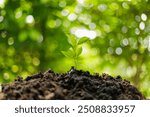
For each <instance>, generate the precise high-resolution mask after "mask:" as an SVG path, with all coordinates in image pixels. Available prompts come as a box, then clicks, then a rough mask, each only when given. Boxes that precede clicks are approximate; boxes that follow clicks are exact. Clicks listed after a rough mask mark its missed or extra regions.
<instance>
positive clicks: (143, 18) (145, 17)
mask: <svg viewBox="0 0 150 117" xmlns="http://www.w3.org/2000/svg"><path fill="white" fill-rule="evenodd" d="M141 19H142V20H143V21H146V20H147V15H146V14H144V13H142V15H141Z"/></svg>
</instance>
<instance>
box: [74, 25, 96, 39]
mask: <svg viewBox="0 0 150 117" xmlns="http://www.w3.org/2000/svg"><path fill="white" fill-rule="evenodd" d="M74 34H75V35H76V36H77V37H78V38H82V37H88V38H89V39H91V40H92V39H95V38H96V36H97V34H96V32H95V31H93V30H87V29H82V28H77V29H76V30H75V32H74Z"/></svg>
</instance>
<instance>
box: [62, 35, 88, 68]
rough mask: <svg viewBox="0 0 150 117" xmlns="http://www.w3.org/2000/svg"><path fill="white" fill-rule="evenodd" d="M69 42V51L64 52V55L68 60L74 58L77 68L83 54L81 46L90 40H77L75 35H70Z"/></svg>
mask: <svg viewBox="0 0 150 117" xmlns="http://www.w3.org/2000/svg"><path fill="white" fill-rule="evenodd" d="M67 36H68V42H69V44H70V45H71V47H70V48H69V50H67V51H62V54H63V55H65V56H66V57H68V58H73V60H74V61H75V66H77V65H76V64H77V61H78V58H79V56H80V55H81V54H82V47H81V45H82V44H83V43H85V42H87V41H88V38H86V37H83V38H80V39H77V38H76V37H75V36H74V35H68V34H67Z"/></svg>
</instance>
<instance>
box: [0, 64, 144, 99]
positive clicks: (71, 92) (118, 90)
mask: <svg viewBox="0 0 150 117" xmlns="http://www.w3.org/2000/svg"><path fill="white" fill-rule="evenodd" d="M0 99H4V100H68V99H69V100H133V99H134V100H141V99H144V97H143V95H142V94H141V93H140V92H139V91H138V90H137V88H136V87H134V86H133V85H131V84H130V82H129V81H127V80H123V79H122V78H121V77H120V76H117V77H116V78H113V77H112V76H110V75H107V74H102V75H101V76H100V75H99V74H94V75H91V74H90V73H89V72H88V71H86V72H85V71H82V70H76V69H74V68H73V67H72V68H71V69H70V71H68V72H67V73H64V74H57V73H54V72H53V71H52V70H48V71H47V72H45V73H38V74H35V75H32V76H28V77H26V78H25V79H23V78H22V77H18V78H17V79H16V80H15V81H14V82H12V83H9V84H2V91H1V93H0Z"/></svg>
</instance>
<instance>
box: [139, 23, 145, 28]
mask: <svg viewBox="0 0 150 117" xmlns="http://www.w3.org/2000/svg"><path fill="white" fill-rule="evenodd" d="M139 28H140V29H141V30H144V28H145V23H144V22H141V23H140V24H139Z"/></svg>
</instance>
